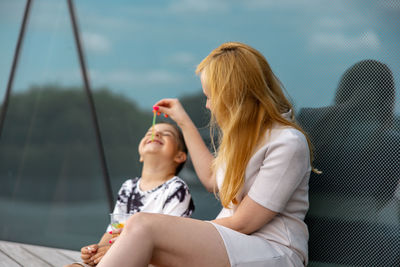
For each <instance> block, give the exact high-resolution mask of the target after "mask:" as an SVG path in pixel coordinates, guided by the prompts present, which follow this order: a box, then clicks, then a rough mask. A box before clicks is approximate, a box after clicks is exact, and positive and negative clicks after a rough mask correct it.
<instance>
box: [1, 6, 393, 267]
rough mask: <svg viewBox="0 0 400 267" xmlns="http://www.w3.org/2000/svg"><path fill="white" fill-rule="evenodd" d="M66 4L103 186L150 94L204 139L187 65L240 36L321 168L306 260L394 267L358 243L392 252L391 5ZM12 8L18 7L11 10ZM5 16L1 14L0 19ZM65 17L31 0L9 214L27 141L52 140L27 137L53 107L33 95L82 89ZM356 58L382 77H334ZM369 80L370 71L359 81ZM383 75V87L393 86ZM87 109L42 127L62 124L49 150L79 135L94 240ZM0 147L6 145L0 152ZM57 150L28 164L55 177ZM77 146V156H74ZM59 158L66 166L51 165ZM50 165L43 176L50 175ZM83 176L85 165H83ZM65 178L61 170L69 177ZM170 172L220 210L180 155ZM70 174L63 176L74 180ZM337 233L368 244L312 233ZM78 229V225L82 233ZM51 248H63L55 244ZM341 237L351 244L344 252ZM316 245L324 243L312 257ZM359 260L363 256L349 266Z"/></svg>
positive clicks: (137, 128) (125, 167) (136, 136)
mask: <svg viewBox="0 0 400 267" xmlns="http://www.w3.org/2000/svg"><path fill="white" fill-rule="evenodd" d="M17 2H18V1H17ZM75 2H76V3H75V4H76V9H77V16H78V20H79V21H78V22H79V25H80V27H81V33H82V40H83V45H84V49H85V53H86V58H87V62H88V70H89V73H90V78H91V83H92V86H93V88H94V91H95V94H94V97H95V102H96V108H97V110H98V116H99V121H100V127H101V132H102V136H103V139H104V145H105V152H106V159H107V164H108V167H109V171H110V175H111V178H112V184H113V192H114V194H115V193H116V192H117V190H118V188H119V187H120V185H121V183H122V182H123V181H124V180H125V179H127V178H128V177H133V176H138V175H140V171H141V170H140V168H141V165H140V163H139V162H138V153H137V146H138V143H139V140H140V138H141V137H142V136H143V134H144V132H145V131H146V130H147V129H148V127H149V126H150V125H151V116H152V112H151V109H152V105H153V104H154V103H155V102H156V101H157V100H159V99H161V98H164V97H177V98H179V99H180V100H181V101H182V103H183V105H184V106H185V108H186V109H187V110H188V113H189V114H190V116H191V117H192V118H193V119H194V121H195V123H196V125H197V126H198V127H199V128H200V129H201V133H202V135H203V137H204V139H205V140H206V141H207V142H208V143H210V141H209V140H210V138H209V131H208V128H207V122H208V119H209V114H208V113H207V112H206V111H205V109H204V97H203V96H202V92H201V85H200V82H199V79H198V77H196V76H195V74H194V70H195V67H196V64H198V63H199V62H200V61H201V60H202V58H204V57H205V56H206V55H207V54H208V53H209V52H210V51H211V50H212V49H213V48H215V47H217V46H218V45H220V44H221V43H222V42H226V41H231V40H232V41H240V42H244V43H248V44H250V45H252V46H253V47H255V48H256V49H258V50H260V51H261V52H262V53H263V54H264V55H265V56H266V58H267V60H268V61H269V63H270V65H271V66H272V69H273V70H274V72H275V74H276V75H277V76H278V77H279V78H280V80H281V81H282V83H283V84H284V86H285V88H286V91H287V94H288V96H289V97H290V98H291V99H292V101H293V103H294V105H295V106H294V109H295V112H296V114H298V116H297V118H298V121H299V123H300V124H301V125H302V126H303V127H304V129H305V130H306V131H307V132H308V133H309V135H310V137H311V139H312V141H313V143H314V145H315V157H316V159H315V166H316V167H317V168H320V169H321V170H322V171H323V174H322V175H320V176H316V175H312V177H311V182H310V190H311V191H310V192H311V193H310V200H311V206H310V207H311V209H310V212H309V215H308V217H307V221H308V223H309V227H310V259H311V261H312V262H313V266H318V262H332V263H343V264H349V265H371V262H373V263H375V262H374V260H376V259H377V258H378V257H377V256H376V254H374V253H377V251H387V253H388V255H387V257H386V259H387V260H388V262H386V263H385V264H387V265H389V266H390V265H391V262H390V261H392V260H393V261H396V260H397V262H398V259H399V258H400V256H399V255H398V250H391V249H386V250H384V249H381V250H380V247H379V246H375V247H372V248H371V247H368V246H367V245H371V243H368V242H369V241H370V240H378V239H379V238H380V239H379V240H381V241H382V242H381V243H379V244H390V248H396V247H398V246H399V233H398V226H399V210H400V209H399V208H398V207H399V206H398V205H399V199H400V193H399V190H400V189H398V188H397V184H398V178H399V177H400V175H399V173H400V170H399V168H400V167H399V164H397V163H398V162H399V161H400V160H399V154H398V153H399V151H400V149H399V139H400V138H399V135H400V101H399V97H400V93H399V89H398V86H399V81H400V74H399V70H400V53H399V46H398V44H399V41H400V32H399V31H400V30H399V29H400V28H399V27H398V26H397V25H400V16H399V4H398V3H397V2H396V1H391V0H384V1H363V0H352V1H344V0H343V1H342V0H339V1H327V0H326V1H314V0H310V1H290V0H286V1H260V0H248V1H223V0H207V1H192V0H163V1H127V0H115V1H112V3H111V2H110V1H96V3H95V4H94V3H93V2H92V1H75ZM3 3H8V4H7V5H5V4H3ZM10 3H11V1H6V2H4V1H2V3H1V4H0V5H2V6H0V7H4V8H5V9H7V11H6V12H5V11H0V12H2V13H1V14H3V12H5V13H13V16H9V17H8V19H9V21H11V22H8V23H9V25H10V24H12V25H11V26H12V27H8V26H5V25H6V24H3V23H1V24H0V29H1V33H2V34H1V35H2V37H3V39H7V38H9V37H10V38H11V39H12V38H14V39H15V38H16V37H15V36H16V35H15V31H13V33H12V34H14V37H13V35H12V34H10V33H9V30H6V28H7V29H19V24H18V23H19V21H20V20H17V21H13V20H11V17H13V18H14V17H18V15H20V13H21V14H22V11H20V10H18V12H19V13H18V12H17V11H15V10H14V9H13V7H11V6H10ZM1 10H3V9H1ZM49 10H51V12H50V11H49ZM15 12H17V13H18V14H15V15H14V13H15ZM6 18H7V17H5V18H3V17H2V16H1V18H0V20H1V21H3V20H6ZM69 25H70V23H69V21H68V12H67V7H66V5H65V3H64V1H49V0H48V1H45V0H41V1H35V5H34V9H33V10H32V16H31V21H30V24H29V28H28V36H27V39H26V42H25V43H24V50H23V55H22V57H21V62H20V66H19V69H18V73H17V79H16V83H15V86H14V95H13V99H12V102H11V103H10V104H11V106H10V111H9V116H8V117H7V124H6V128H5V131H4V133H3V134H4V137H3V138H2V140H1V143H0V145H1V146H2V147H1V151H0V155H2V157H5V156H6V155H7V157H11V155H12V157H15V160H12V161H11V163H9V164H11V165H12V164H14V165H15V166H13V167H4V166H6V165H4V163H2V161H0V170H1V175H2V181H3V180H5V181H7V182H6V184H7V183H8V184H10V185H8V186H9V187H8V188H11V189H12V190H11V191H10V190H9V191H5V193H4V194H5V195H4V196H9V195H10V194H11V193H10V192H14V191H15V193H12V194H13V195H11V197H10V196H9V197H8V198H11V200H8V201H11V202H10V203H9V204H7V205H6V206H5V207H7V208H8V209H12V210H13V211H14V210H16V209H15V208H13V207H14V206H13V205H17V204H16V203H19V202H18V201H19V200H18V201H17V199H16V197H14V196H19V195H18V194H19V192H20V191H19V190H21V188H22V187H21V185H20V184H24V183H22V182H20V181H23V180H22V178H20V177H23V176H22V174H24V175H26V177H27V173H28V171H29V174H30V173H31V172H32V174H35V173H36V172H35V171H37V169H34V168H33V167H29V166H32V165H33V166H35V168H36V166H41V165H38V164H39V163H38V162H37V161H42V157H34V158H33V156H31V154H30V153H32V152H30V151H34V150H33V148H35V147H34V144H36V143H34V142H33V141H34V140H35V142H40V141H36V140H37V139H35V138H39V137H40V138H42V139H41V140H46V141H47V140H54V139H52V138H50V137H51V134H53V132H52V131H50V130H48V131H45V132H44V133H40V134H38V133H36V131H38V130H37V129H38V128H40V127H39V125H40V124H39V123H42V122H43V123H45V124H46V126H47V127H49V126H52V125H53V122H52V120H51V116H50V117H39V114H40V112H39V111H41V110H50V111H51V110H53V109H52V108H53V107H49V106H46V105H45V103H47V102H44V101H45V100H46V99H45V97H44V96H45V95H50V92H58V93H60V94H61V93H62V94H64V93H67V92H68V93H69V94H73V93H77V92H80V93H81V92H82V91H79V90H76V89H81V87H82V84H81V77H80V73H79V68H78V63H77V60H76V52H75V45H74V43H73V39H72V33H71V29H70V26H69ZM3 43H8V44H10V43H12V42H10V41H9V40H7V42H0V47H1V48H2V46H1V45H3ZM0 53H1V54H0V55H1V58H7V57H8V58H9V60H8V62H6V63H3V62H1V63H0V68H1V69H0V75H4V77H7V76H6V75H7V73H8V67H9V66H8V65H7V64H10V62H11V58H10V56H9V55H8V54H7V53H10V50H8V51H7V49H1V50H0ZM366 59H373V60H376V61H379V62H382V63H384V64H385V65H386V66H387V68H388V69H390V71H391V74H390V75H389V74H387V75H385V74H383V73H385V72H380V69H381V68H380V67H376V66H375V67H374V66H373V65H371V64H369V65H367V66H366V67H365V66H364V67H362V68H361V72H357V73H359V74H357V75H361V76H362V75H366V73H370V75H366V76H362V78H361V79H357V77H358V76H354V77H350V78H348V79H347V78H346V76H344V73H345V71H346V70H350V68H351V67H352V66H354V64H356V63H358V62H360V61H362V60H366ZM379 66H382V65H379ZM3 73H4V74H3ZM351 73H352V72H351ZM360 73H361V74H360ZM387 73H389V72H387ZM351 76H353V74H352V75H351ZM372 76H374V77H376V78H374V79H370V78H371V77H372ZM390 76H392V78H393V81H394V83H393V84H394V85H392V86H391V85H390V84H391V82H390ZM0 78H1V77H0ZM1 79H6V78H1ZM379 79H381V80H380V82H378V83H377V84H376V81H377V80H379ZM343 81H347V82H346V83H343ZM0 82H2V81H1V80H0ZM2 83H3V82H2ZM360 84H362V86H361V87H360V86H359V85H360ZM374 84H375V85H374ZM33 85H36V87H35V88H36V90H31V89H30V88H32V86H33ZM56 88H61V89H62V90H59V89H56ZM74 88H75V89H74ZM23 95H29V96H30V99H31V100H30V101H31V102H29V101H28V100H26V101H27V102H26V104H25V102H24V104H20V103H22V102H18V101H22V100H20V99H23V98H21V97H20V96H23ZM69 98H71V99H72V98H73V97H72V96H71V97H69ZM75 101H82V103H83V102H84V97H83V96H82V95H80V98H79V97H78V96H77V99H76V100H75ZM49 102H52V101H49ZM74 103H77V102H74ZM339 104H341V105H339ZM82 105H83V104H82ZM54 106H55V107H59V106H61V104H59V105H58V104H57V105H56V104H54ZM71 106H72V104H71ZM22 108H24V109H28V110H27V111H24V110H23V111H24V112H23V114H26V115H21V114H20V113H18V112H19V109H21V110H22ZM65 109H67V108H65ZM65 109H63V110H65ZM86 109H87V106H85V108H83V107H82V109H79V111H76V112H75V111H70V113H68V119H62V120H58V121H57V122H54V123H56V124H54V125H62V124H63V123H64V122H65V124H63V125H70V124H68V123H71V127H69V129H70V130H68V131H67V130H64V131H59V132H61V133H62V134H63V135H64V137H63V138H62V139H61V137H60V139H56V140H54V141H52V142H53V143H57V144H58V145H62V144H64V145H65V144H67V143H68V142H69V143H68V144H70V145H69V146H68V148H69V149H73V148H74V144H76V143H77V142H78V141H77V140H80V139H82V138H84V141H81V143H84V144H85V148H87V149H89V150H90V151H91V153H92V154H90V155H92V157H89V158H90V159H86V160H85V159H83V160H79V162H76V163H75V162H74V164H78V163H80V162H85V167H86V168H85V170H88V174H87V176H90V175H92V176H91V177H96V178H97V180H95V181H96V182H94V181H93V184H91V186H95V187H98V188H99V189H98V190H97V189H96V190H90V192H89V194H98V195H96V196H93V199H96V201H94V202H95V203H100V202H101V201H102V202H101V204H99V205H100V206H101V207H99V208H96V207H95V206H94V205H92V204H90V203H91V201H89V200H88V201H84V202H83V203H87V204H88V205H89V206H90V207H93V209H91V211H90V212H93V214H94V213H95V214H97V215H96V216H97V217H96V216H88V219H86V218H85V220H84V222H83V224H84V225H90V226H91V227H92V228H93V226H94V225H96V227H97V228H96V231H97V233H96V234H97V236H100V234H101V231H103V229H104V225H105V223H106V222H105V220H106V216H104V215H105V213H106V212H107V211H106V208H105V205H106V204H105V201H106V198H105V194H104V193H103V192H104V190H103V189H102V188H103V187H102V186H103V185H102V181H100V177H101V174H100V171H99V166H98V165H99V163H98V160H97V158H98V157H97V150H96V148H95V146H94V141H93V140H94V136H93V133H92V127H91V122H90V119H89V112H88V111H87V110H86ZM67 110H68V109H67ZM21 112H22V111H21ZM41 112H42V111H41ZM59 112H61V111H59ZM12 114H15V115H12ZM76 114H78V115H76ZM43 116H44V115H43ZM66 116H67V115H66ZM17 117H18V119H19V120H21V121H23V123H20V125H17V124H16V121H17ZM39 118H42V119H39ZM82 120H83V121H85V122H86V123H84V122H82ZM67 122H68V123H67ZM80 123H81V124H80ZM72 125H86V127H84V126H81V127H79V126H78V127H72ZM14 127H19V128H14ZM43 127H44V126H43ZM52 127H53V126H52ZM59 127H62V126H59ZM13 129H14V130H13ZM46 129H47V128H46ZM50 129H51V128H50ZM72 129H73V130H72ZM83 130H85V131H88V132H85V131H83ZM69 131H73V132H69ZM71 136H74V138H73V139H72V137H71ZM18 138H19V140H23V141H19V142H22V145H19V146H16V145H15V147H12V145H14V143H13V142H16V141H13V140H14V139H15V140H16V139H18ZM85 138H86V139H85ZM41 142H44V141H41ZM6 148H7V149H8V150H7V151H8V152H7V153H6V152H2V151H6V150H5V149H6ZM89 150H88V151H89ZM43 151H46V150H43ZM59 151H63V153H64V154H62V153H59V154H58V155H59V156H54V157H52V158H51V159H52V160H54V159H57V157H62V159H60V161H59V163H58V165H57V164H51V165H50V164H47V165H46V167H45V168H41V169H38V170H43V171H44V170H46V171H47V169H48V172H49V173H50V174H52V175H53V177H58V178H57V179H58V180H57V181H59V179H61V178H60V177H61V176H60V173H63V172H64V170H65V171H67V170H68V171H72V170H73V171H75V172H76V171H77V170H79V169H80V168H83V167H79V168H78V167H72V168H68V167H67V166H68V165H62V164H61V163H62V162H64V161H65V160H66V158H67V155H68V154H65V153H66V152H65V149H62V148H60V149H59ZM42 153H44V152H42ZM71 153H72V152H71ZM87 153H89V152H87ZM60 154H61V155H63V156H60ZM80 154H82V155H85V153H83V152H82V153H80ZM2 159H3V158H2ZM39 159H40V160H39ZM43 159H44V157H43ZM35 160H37V161H35ZM61 160H64V161H61ZM60 162H61V163H60ZM71 162H72V161H71ZM86 162H90V164H86ZM65 164H67V163H65ZM68 164H70V163H68ZM71 164H72V163H71ZM11 165H10V166H11ZM7 166H8V165H7ZM62 166H65V168H64V169H62ZM73 166H78V165H73ZM87 166H90V168H89V167H87ZM28 167H29V168H28ZM53 168H54V174H53V173H52V172H51V170H53ZM91 168H93V169H91ZM9 170H11V171H9ZM57 170H58V172H56V171H57ZM61 170H63V171H61ZM89 170H93V171H90V173H89ZM72 174H73V175H72ZM72 174H71V177H79V175H78V174H76V176H75V173H72ZM35 175H36V174H35ZM39 175H42V173H39ZM43 176H44V175H43ZM180 176H181V177H182V178H183V179H185V180H186V181H187V182H188V184H189V186H190V188H191V191H192V194H193V197H194V201H195V205H196V211H195V213H194V217H195V218H200V219H211V218H213V217H215V215H216V214H217V213H218V210H219V208H220V207H219V205H218V203H217V201H216V200H215V198H214V196H213V195H212V194H209V193H207V192H205V190H204V189H203V187H202V186H201V184H200V183H199V182H198V180H197V177H196V175H195V173H194V171H193V167H192V165H191V163H190V162H188V163H187V165H186V168H185V169H184V170H183V172H182V173H181V175H180ZM9 177H11V178H9ZM15 177H16V178H15ZM71 177H68V178H69V179H71V181H75V180H73V179H75V178H71ZM76 179H77V178H76ZM93 179H94V178H93ZM60 183H61V182H60ZM84 183H85V181H79V182H78V181H75V182H74V183H71V185H72V184H73V185H77V184H79V185H80V186H81V187H85V186H84ZM318 183H322V185H320V184H318ZM60 187H61V185H60ZM60 187H57V188H60ZM54 188H56V185H54ZM62 188H65V187H62ZM91 188H92V187H91ZM396 188H397V189H396ZM53 190H54V189H53ZM94 191H96V192H97V193H95V192H94ZM49 192H53V191H51V190H49ZM20 195H21V194H20ZM41 195H42V194H40V196H35V198H39V197H42V196H41ZM100 195H101V196H100ZM1 196H2V198H3V193H2V195H1ZM57 196H58V195H57ZM61 196H62V195H61ZM71 198H72V197H71ZM76 198H77V199H78V196H76ZM88 198H91V199H92V197H89V196H88ZM100 199H101V200H100ZM67 200H68V201H67ZM63 201H64V202H62V203H65V205H67V204H70V203H72V202H74V201H70V199H68V198H67V197H66V196H65V197H64V198H63ZM1 203H3V202H1ZM34 203H36V202H34ZM42 203H44V202H42ZM46 203H47V202H46ZM75 203H81V202H79V201H75ZM52 205H53V204H52ZM91 205H92V206H91ZM338 207H339V208H338ZM342 207H344V208H342ZM326 211H329V213H330V214H326ZM333 211H334V212H333ZM65 214H67V213H65ZM328 215H329V216H328ZM67 219H68V220H69V219H71V223H72V221H73V222H75V223H76V222H77V220H76V218H71V217H68V218H66V219H65V221H67ZM91 220H92V221H91ZM79 222H80V221H79V220H78V223H79ZM318 225H323V228H321V229H319V228H318ZM1 229H2V234H4V237H3V238H10V239H11V238H12V237H11V236H10V237H8V235H11V234H10V231H8V230H6V229H7V228H5V226H2V228H1ZM337 229H346V231H347V232H345V233H346V234H350V233H357V234H358V233H361V232H359V231H364V232H367V233H369V235H368V236H367V239H366V240H365V239H359V238H357V237H352V238H354V239H351V238H350V239H349V240H350V241H349V242H348V244H347V245H349V246H348V247H346V246H344V245H343V243H340V242H336V243H335V242H330V244H332V245H333V246H334V247H327V246H326V245H325V244H326V242H325V241H326V240H327V239H330V238H334V237H335V236H328V235H324V234H329V233H334V235H335V234H336V233H338V232H340V231H337ZM319 230H321V232H318V231H319ZM357 231H358V232H357ZM93 232H95V231H93ZM85 235H86V234H83V233H82V236H85ZM92 236H95V235H94V234H93V235H90V238H88V237H85V238H82V242H80V243H79V242H78V241H77V242H76V243H74V244H76V245H75V247H76V248H78V247H80V246H81V245H82V244H87V243H88V242H89V239H91V237H92ZM319 236H320V239H318V237H319ZM337 236H338V235H336V237H337ZM343 238H345V237H343ZM42 239H43V238H42ZM37 240H41V239H37ZM76 240H78V239H76ZM332 240H333V239H332ZM351 241H354V242H351ZM60 242H63V244H65V242H64V240H61V241H60ZM319 242H321V243H319ZM385 242H386V243H385ZM361 243H362V244H367V245H365V247H366V248H369V252H370V253H369V254H368V253H367V250H357V251H353V250H354V249H358V248H359V247H360V246H362V244H361ZM352 244H357V245H356V246H354V247H352ZM335 246H336V247H335ZM318 248H321V249H325V251H318V250H317V249H318ZM340 248H345V249H344V250H341V251H339V252H341V254H345V255H340V256H337V255H335V254H334V253H333V251H335V249H340ZM327 251H330V252H332V253H330V255H332V256H331V257H333V258H329V253H326V252H327ZM396 251H397V252H396ZM396 253H397V254H396ZM366 254H368V255H366ZM385 255H386V254H385ZM375 256H376V257H375ZM398 256H399V257H398ZM363 257H364V258H363ZM337 259H343V262H337ZM360 259H361V262H357V261H358V260H360ZM366 262H368V264H367V263H366ZM314 264H316V265H314ZM372 265H374V264H372ZM375 265H381V266H383V265H384V264H382V262H380V264H378V263H377V264H375Z"/></svg>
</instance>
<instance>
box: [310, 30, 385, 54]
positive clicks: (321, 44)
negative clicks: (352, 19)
mask: <svg viewBox="0 0 400 267" xmlns="http://www.w3.org/2000/svg"><path fill="white" fill-rule="evenodd" d="M309 45H310V48H311V49H313V50H314V49H317V50H324V49H331V50H341V51H346V50H356V49H373V50H374V49H378V48H379V47H380V41H379V38H378V36H377V34H376V33H375V32H373V31H371V30H370V31H366V32H364V33H361V34H359V35H356V36H350V35H346V34H344V33H343V32H317V33H315V34H313V35H312V36H311V38H310V43H309Z"/></svg>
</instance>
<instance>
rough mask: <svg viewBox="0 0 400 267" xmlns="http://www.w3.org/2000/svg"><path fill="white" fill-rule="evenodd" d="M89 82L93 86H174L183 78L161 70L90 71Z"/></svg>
mask: <svg viewBox="0 0 400 267" xmlns="http://www.w3.org/2000/svg"><path fill="white" fill-rule="evenodd" d="M90 77H91V81H92V83H93V84H94V85H95V86H111V87H113V86H114V85H117V86H125V87H131V86H145V87H149V86H158V85H174V84H179V83H181V82H182V80H183V77H182V76H181V75H180V74H178V73H173V72H170V71H167V70H163V69H154V70H147V71H135V70H128V69H121V70H115V71H110V72H102V71H96V70H91V71H90Z"/></svg>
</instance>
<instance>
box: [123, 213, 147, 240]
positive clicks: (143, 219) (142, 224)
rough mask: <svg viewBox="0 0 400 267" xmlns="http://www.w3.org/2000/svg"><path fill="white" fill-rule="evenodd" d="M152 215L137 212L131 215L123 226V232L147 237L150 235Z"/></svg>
mask: <svg viewBox="0 0 400 267" xmlns="http://www.w3.org/2000/svg"><path fill="white" fill-rule="evenodd" d="M152 215H153V214H150V213H146V212H138V213H135V214H133V215H132V216H131V217H130V218H129V219H128V221H127V222H126V224H125V226H124V231H127V232H128V233H131V234H135V235H138V234H140V235H145V236H148V235H150V234H151V233H152V225H153V220H152V218H151V217H153V216H152Z"/></svg>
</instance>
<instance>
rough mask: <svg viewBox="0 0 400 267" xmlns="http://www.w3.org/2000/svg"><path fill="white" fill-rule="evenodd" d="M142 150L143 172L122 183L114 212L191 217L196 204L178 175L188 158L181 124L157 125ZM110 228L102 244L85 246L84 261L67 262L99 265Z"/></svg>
mask: <svg viewBox="0 0 400 267" xmlns="http://www.w3.org/2000/svg"><path fill="white" fill-rule="evenodd" d="M153 131H154V138H152V134H153ZM138 150H139V155H140V162H142V163H143V168H142V175H141V177H136V178H132V179H128V180H126V181H125V182H124V183H123V184H122V186H121V189H120V190H119V192H118V199H117V202H116V204H115V207H114V211H113V213H115V214H120V213H129V214H134V213H136V212H151V213H161V214H168V215H174V216H182V217H190V216H191V214H192V212H193V211H194V204H193V201H192V198H191V195H190V193H189V189H188V186H187V185H186V183H185V182H184V181H183V180H182V179H181V178H179V177H178V176H177V175H178V173H179V172H180V170H181V169H182V167H183V165H184V164H185V162H186V159H187V148H186V144H185V141H184V139H183V135H182V133H181V131H180V130H179V128H178V127H177V126H175V125H174V124H170V123H165V122H163V123H158V124H156V125H154V129H152V128H150V129H149V130H148V132H147V133H146V134H145V136H144V137H143V138H142V140H141V141H140V143H139V148H138ZM110 229H111V228H110V226H109V227H108V229H107V232H106V233H105V234H104V235H103V237H102V238H101V240H100V242H99V243H98V244H93V245H89V246H85V247H83V248H82V249H81V258H82V260H83V263H73V264H71V265H67V266H69V267H73V266H76V267H78V266H95V265H97V264H98V263H99V261H100V260H101V258H102V257H103V256H104V254H105V253H106V252H107V250H108V249H109V248H110V246H111V244H110V243H111V241H110V240H111V239H112V235H111V234H109V233H108V231H110ZM67 266H66V267H67Z"/></svg>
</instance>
